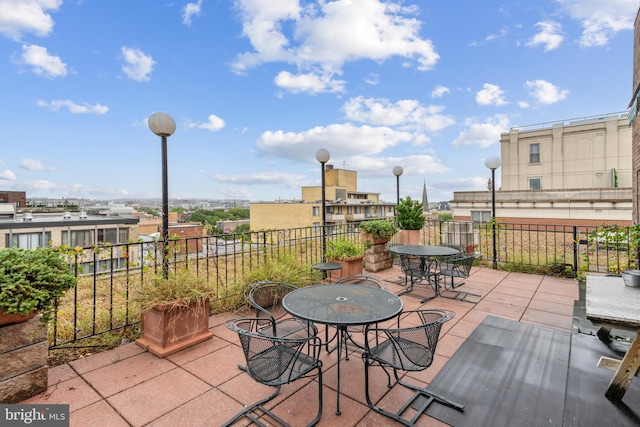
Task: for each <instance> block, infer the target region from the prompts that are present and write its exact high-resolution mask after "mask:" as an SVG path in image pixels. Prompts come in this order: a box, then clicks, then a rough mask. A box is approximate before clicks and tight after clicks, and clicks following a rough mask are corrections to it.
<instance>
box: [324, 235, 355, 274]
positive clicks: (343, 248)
mask: <svg viewBox="0 0 640 427" xmlns="http://www.w3.org/2000/svg"><path fill="white" fill-rule="evenodd" d="M325 256H326V258H327V260H328V261H335V262H338V263H340V264H342V276H352V275H354V274H362V258H363V257H364V248H363V247H362V246H360V245H358V244H357V243H355V242H353V241H351V240H347V239H345V238H338V239H335V240H329V241H327V251H326V254H325ZM333 276H334V271H332V272H331V279H335V277H333Z"/></svg>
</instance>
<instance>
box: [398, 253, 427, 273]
mask: <svg viewBox="0 0 640 427" xmlns="http://www.w3.org/2000/svg"><path fill="white" fill-rule="evenodd" d="M400 268H401V269H402V272H403V273H405V274H411V273H413V274H416V273H418V274H422V265H421V264H420V260H419V259H417V258H415V257H413V256H411V255H407V254H400Z"/></svg>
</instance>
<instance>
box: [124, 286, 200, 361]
mask: <svg viewBox="0 0 640 427" xmlns="http://www.w3.org/2000/svg"><path fill="white" fill-rule="evenodd" d="M140 329H141V336H140V338H138V339H137V340H136V344H138V345H139V346H140V347H143V348H145V349H146V350H148V351H149V352H151V353H153V354H155V355H156V356H159V357H165V356H168V355H170V354H172V353H175V352H177V351H180V350H182V349H185V348H187V347H189V346H192V345H194V344H198V343H200V342H202V341H206V340H209V339H211V338H212V337H213V334H212V333H211V332H209V300H208V299H207V300H203V301H200V302H198V303H194V304H193V305H191V306H189V307H174V306H171V305H163V306H158V307H154V308H152V309H151V310H148V311H145V312H144V313H142V319H141V326H140Z"/></svg>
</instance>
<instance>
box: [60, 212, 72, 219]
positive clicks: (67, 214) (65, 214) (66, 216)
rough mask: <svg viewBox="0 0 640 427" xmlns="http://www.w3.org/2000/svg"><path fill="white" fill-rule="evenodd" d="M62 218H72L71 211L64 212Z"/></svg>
mask: <svg viewBox="0 0 640 427" xmlns="http://www.w3.org/2000/svg"><path fill="white" fill-rule="evenodd" d="M62 219H71V212H65V213H63V214H62Z"/></svg>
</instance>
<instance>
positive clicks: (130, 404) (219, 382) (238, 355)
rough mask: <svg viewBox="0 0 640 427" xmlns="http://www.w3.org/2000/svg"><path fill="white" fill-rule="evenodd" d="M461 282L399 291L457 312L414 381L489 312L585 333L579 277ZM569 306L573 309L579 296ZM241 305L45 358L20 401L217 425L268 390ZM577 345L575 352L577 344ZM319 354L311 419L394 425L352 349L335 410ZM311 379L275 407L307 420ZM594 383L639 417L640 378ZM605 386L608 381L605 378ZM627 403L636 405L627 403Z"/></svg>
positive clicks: (107, 419) (81, 417)
mask: <svg viewBox="0 0 640 427" xmlns="http://www.w3.org/2000/svg"><path fill="white" fill-rule="evenodd" d="M376 275H377V276H379V277H380V278H382V279H385V280H388V281H389V282H388V287H389V290H390V291H392V292H395V293H398V292H400V291H401V290H402V289H403V287H402V286H400V285H397V284H394V283H392V281H397V280H398V279H399V278H400V277H401V276H402V273H401V272H400V269H399V268H398V267H393V268H392V269H389V270H385V271H382V272H380V273H377V274H376ZM462 289H464V290H468V291H470V292H475V293H478V294H480V295H481V299H480V301H479V302H478V303H477V304H472V303H469V302H463V301H455V300H451V299H445V298H441V297H438V298H435V299H433V300H430V301H428V302H426V303H424V304H421V303H420V298H415V297H414V296H412V295H411V294H409V295H403V296H402V300H403V301H404V306H405V310H410V309H415V308H418V307H431V308H444V309H448V310H453V311H455V313H456V316H455V318H454V319H453V320H451V321H449V322H447V323H445V324H444V327H443V330H442V333H441V335H440V341H439V344H438V347H437V351H436V357H435V359H434V362H433V365H432V366H431V367H430V368H429V369H427V370H426V371H423V372H419V373H417V374H412V375H411V381H412V382H418V383H422V384H424V385H427V384H429V383H430V382H432V380H434V378H435V377H436V374H437V373H438V372H439V371H440V370H441V369H442V368H443V367H444V366H445V364H446V363H447V361H448V360H449V359H450V358H451V357H452V356H453V355H454V353H455V352H456V350H457V349H458V348H459V347H460V346H461V345H462V344H463V343H464V342H465V340H466V339H467V338H468V337H469V336H470V335H471V333H472V332H473V331H474V330H475V329H476V327H477V326H478V325H479V324H481V323H482V322H483V321H484V320H485V318H487V316H489V315H491V316H496V317H499V318H505V319H510V320H514V321H517V322H525V323H527V324H532V325H536V326H540V327H543V328H545V330H551V331H561V332H563V333H564V334H569V335H584V334H578V333H577V331H578V330H581V331H582V332H585V331H586V332H588V333H590V332H589V331H588V327H587V326H585V321H584V319H581V318H580V316H579V315H578V316H577V318H576V319H575V320H574V317H575V316H574V302H575V301H576V300H579V299H580V286H579V285H578V282H577V281H576V280H573V279H562V278H554V277H549V276H542V275H530V274H522V273H508V272H504V271H499V270H492V269H488V268H481V267H474V268H473V269H472V273H471V276H470V278H469V279H467V283H466V285H465V286H464V287H463V288H462ZM420 292H421V289H420V287H419V286H417V287H416V294H419V293H420ZM576 306H577V312H578V313H579V311H580V310H579V303H578V304H577V305H576ZM241 314H242V313H223V314H218V315H214V316H212V317H211V318H210V330H211V331H212V332H213V334H214V337H213V339H212V340H209V341H206V342H204V343H201V344H198V345H196V346H194V347H191V348H188V349H186V350H183V351H181V352H178V353H176V354H174V355H171V356H169V357H167V358H166V359H160V358H158V357H156V356H154V355H152V354H150V353H148V352H145V351H144V350H143V349H141V348H140V347H138V346H137V345H136V344H134V343H130V344H126V345H123V346H121V347H119V348H116V349H113V350H110V351H106V352H103V353H99V354H95V355H91V356H89V357H86V358H84V359H79V360H76V361H73V362H70V363H68V364H65V365H61V366H57V367H54V368H51V369H50V370H49V388H48V390H47V392H45V393H42V394H40V395H38V396H35V397H33V398H31V399H28V400H26V401H24V402H22V403H37V404H56V403H65V404H69V405H70V412H71V416H70V418H71V420H70V424H71V425H72V426H86V425H93V424H95V423H96V420H100V421H99V424H100V425H101V426H127V425H135V426H145V425H152V426H175V425H180V426H204V425H206V426H216V425H221V424H222V423H223V422H225V421H226V420H227V419H229V418H231V417H232V416H233V415H234V414H235V413H237V412H238V411H240V410H241V409H242V407H243V405H244V404H248V403H252V402H253V401H256V400H258V399H259V398H262V397H264V396H266V395H268V394H269V393H270V389H268V388H267V387H264V386H260V385H258V384H257V383H256V382H255V381H253V380H252V379H251V378H250V377H249V376H248V375H247V374H246V373H244V372H243V371H241V370H239V369H238V368H237V365H238V364H239V363H242V362H243V360H244V359H243V356H242V351H241V349H240V347H239V341H238V337H237V335H235V334H234V333H232V332H231V331H229V330H227V329H226V328H225V326H224V321H225V320H227V319H229V318H232V317H239V316H240V315H241ZM572 331H573V332H574V333H573V334H571V332H572ZM323 335H324V334H322V336H323ZM588 336H589V337H590V338H589V340H588V342H589V345H591V343H593V344H594V345H602V346H603V347H604V348H605V349H606V346H604V344H602V343H600V342H599V341H598V339H597V338H596V337H593V336H591V335H588ZM587 347H588V346H587ZM572 351H573V347H572ZM575 352H578V349H577V348H576V350H575ZM572 360H573V355H572ZM322 361H323V383H324V385H323V387H324V390H323V415H322V419H321V420H320V423H319V424H318V425H319V426H336V425H340V426H342V427H349V426H372V425H380V426H382V425H396V423H395V422H393V421H392V420H390V419H388V418H386V417H383V416H381V415H379V414H377V413H375V412H373V411H372V410H370V409H369V408H368V406H367V404H366V402H365V398H364V391H363V389H364V368H363V364H362V359H361V357H360V355H359V354H357V353H355V354H353V356H352V357H350V358H349V361H343V363H342V365H341V369H342V372H341V378H342V380H341V381H342V387H341V389H342V390H341V391H342V396H341V407H342V415H340V416H337V415H336V414H335V403H336V392H335V388H336V380H337V378H336V352H333V353H330V354H326V353H324V352H323V354H322ZM588 363H589V364H590V362H588ZM569 369H572V368H571V367H570V368H569ZM591 369H592V370H593V374H594V375H596V376H603V377H604V378H605V379H606V378H607V377H608V378H611V376H612V372H610V371H606V370H603V369H599V368H597V367H596V366H595V365H594V366H593V367H592V368H591ZM590 372H591V371H588V372H587V374H589V373H590ZM579 378H582V377H579ZM309 381H310V380H303V381H297V382H295V383H293V384H290V385H287V386H283V389H282V392H281V395H280V396H279V397H278V398H277V399H276V400H275V401H274V402H275V403H274V405H275V406H276V407H275V409H274V412H275V413H276V414H278V415H280V416H281V417H282V418H284V419H285V420H287V421H288V422H290V423H291V425H294V426H298V425H305V424H306V423H308V422H309V421H310V420H311V419H312V418H313V416H314V415H315V408H316V404H317V385H315V386H314V385H313V384H309ZM373 381H374V384H373V395H374V396H379V397H378V399H382V402H383V404H385V405H388V406H389V407H393V406H394V405H398V406H399V403H400V402H401V401H404V399H406V398H407V397H408V396H405V394H404V393H405V390H400V388H392V389H387V387H386V376H385V375H377V376H375V377H374V378H373ZM570 386H571V384H570V382H568V383H567V390H566V395H571V394H572V391H571V390H570V389H569V387H570ZM588 386H589V385H588V384H585V383H582V384H577V387H578V388H580V387H582V388H584V387H588ZM593 387H595V388H596V389H594V390H592V392H591V393H587V394H586V395H588V396H593V397H590V399H591V398H593V399H598V402H600V400H602V402H600V403H601V404H602V405H605V407H606V408H609V409H607V410H605V411H593V412H612V413H614V412H615V413H618V412H622V413H623V414H625V415H624V417H625V418H624V419H627V420H630V421H629V424H628V425H637V422H638V419H639V418H638V414H640V404H639V403H638V402H640V400H638V399H637V398H636V396H638V389H640V381H638V380H637V381H635V384H633V383H632V387H631V388H630V389H629V392H628V394H627V396H625V399H624V402H626V404H625V403H622V404H613V403H611V402H609V401H608V400H606V398H605V397H604V395H603V393H604V388H603V389H602V390H599V389H598V387H599V385H595V386H593ZM603 387H606V384H605V386H603ZM514 392H515V391H514ZM461 403H468V402H461ZM590 403H593V402H589V401H588V400H587V401H586V402H584V404H585V405H588V404H590ZM628 404H632V405H634V407H628V406H627V405H628ZM434 405H437V404H434ZM310 407H311V409H309V408H310ZM565 407H566V408H567V409H565V412H564V414H565V415H564V425H565V426H569V425H585V426H586V425H594V426H595V425H607V424H603V423H601V422H599V421H598V420H597V419H595V418H594V416H595V417H597V416H598V414H597V413H596V414H595V415H594V414H589V418H585V417H582V419H581V418H580V416H579V412H580V411H581V407H579V406H578V407H576V408H570V407H569V405H567V404H566V402H565V403H564V404H563V408H565ZM429 411H431V409H430V410H429ZM567 414H568V415H567ZM545 417H546V414H544V413H542V414H539V418H540V419H539V420H538V421H536V422H532V423H531V425H536V423H539V422H545V421H546V423H547V424H546V425H549V424H548V422H549V420H548V419H546V420H545V419H544V418H545ZM463 418H464V416H463ZM616 420H619V419H618V418H616ZM467 422H468V420H467ZM418 425H420V426H446V425H449V424H446V423H444V422H442V421H440V420H438V419H437V418H432V417H430V416H424V417H422V418H421V419H420V421H419V422H418ZM476 425H479V424H476ZM609 425H612V424H609ZM617 425H625V424H620V423H618V424H617Z"/></svg>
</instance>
